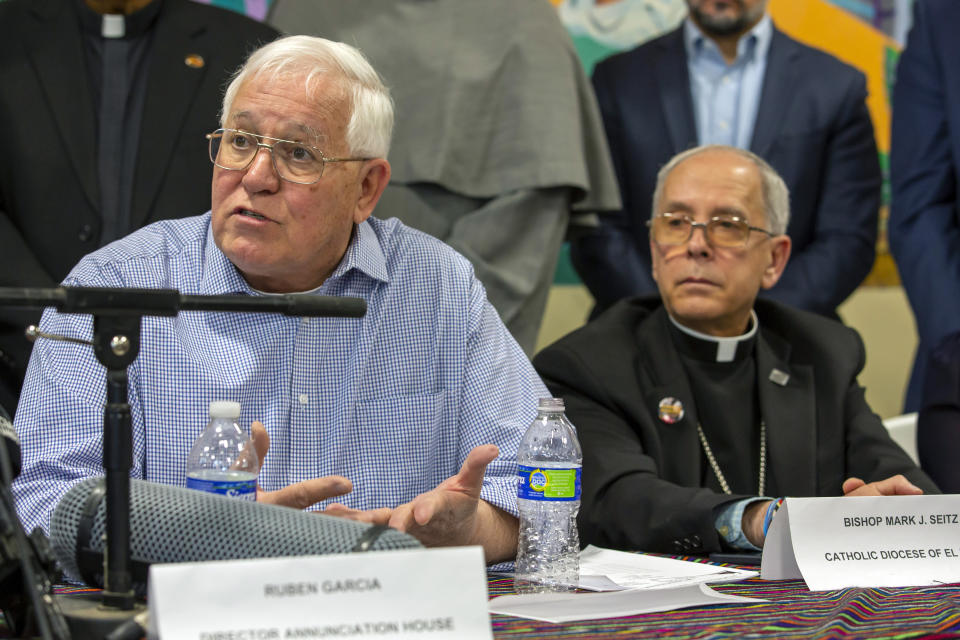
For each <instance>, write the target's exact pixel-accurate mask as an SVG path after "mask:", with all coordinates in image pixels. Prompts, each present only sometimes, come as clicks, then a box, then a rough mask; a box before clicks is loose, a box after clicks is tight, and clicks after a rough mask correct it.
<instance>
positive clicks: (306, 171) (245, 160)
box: [207, 129, 372, 184]
mask: <svg viewBox="0 0 960 640" xmlns="http://www.w3.org/2000/svg"><path fill="white" fill-rule="evenodd" d="M207 140H209V141H210V161H211V162H212V163H213V164H215V165H216V166H218V167H220V168H221V169H227V170H228V171H244V170H245V169H246V168H247V167H249V166H250V165H251V164H252V163H253V160H254V158H256V157H257V154H258V153H259V152H260V149H261V148H263V149H266V150H267V151H269V152H270V156H271V157H272V158H273V167H274V168H275V169H276V170H277V175H278V176H280V177H281V178H282V179H283V180H286V181H287V182H294V183H296V184H313V183H315V182H318V181H319V180H320V177H321V176H322V175H323V167H324V166H325V165H326V164H327V163H328V162H362V161H364V160H371V159H372V158H328V157H326V156H325V155H323V152H322V151H320V149H317V148H316V147H313V146H310V145H308V144H304V143H303V142H296V141H293V140H283V139H281V138H271V137H270V136H262V135H259V134H256V133H249V132H247V131H241V130H240V129H217V130H216V131H214V132H213V133H208V134H207ZM264 140H270V141H272V142H273V144H266V143H265V142H263V141H264Z"/></svg>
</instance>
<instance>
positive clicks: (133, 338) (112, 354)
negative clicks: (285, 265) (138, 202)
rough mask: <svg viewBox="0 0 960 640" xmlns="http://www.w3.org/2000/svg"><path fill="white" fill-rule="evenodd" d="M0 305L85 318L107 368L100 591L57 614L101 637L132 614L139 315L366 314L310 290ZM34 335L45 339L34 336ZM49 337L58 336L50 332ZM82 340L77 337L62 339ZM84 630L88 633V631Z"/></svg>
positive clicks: (357, 303) (5, 298)
mask: <svg viewBox="0 0 960 640" xmlns="http://www.w3.org/2000/svg"><path fill="white" fill-rule="evenodd" d="M0 306H11V307H47V306H52V307H56V309H57V311H59V312H61V313H82V314H90V315H92V316H93V341H92V344H93V351H94V353H95V354H96V356H97V360H99V361H100V363H101V364H102V365H103V366H104V367H106V369H107V398H106V400H107V402H106V405H105V406H104V410H103V468H104V470H105V472H106V492H107V495H106V512H107V513H106V553H104V564H105V567H104V573H103V577H104V589H103V593H102V601H101V604H100V606H98V607H94V609H95V610H94V611H89V610H88V608H84V609H83V610H82V611H78V612H76V614H74V613H73V612H65V617H66V618H67V620H68V623H69V624H70V627H71V630H72V631H74V633H75V634H77V633H80V634H85V633H88V632H91V633H93V635H91V636H86V635H78V636H76V637H98V638H102V637H103V636H104V635H105V633H107V632H109V630H110V629H112V628H114V627H116V626H119V625H120V624H123V623H124V622H125V621H126V620H128V619H129V618H131V617H132V616H134V615H136V614H137V613H139V611H138V606H139V608H140V609H141V610H142V605H137V604H136V601H135V595H134V590H133V578H132V572H131V567H130V565H131V562H130V469H131V467H132V465H133V429H132V423H131V419H130V405H129V403H128V402H127V401H128V396H127V367H128V366H129V365H130V364H131V363H132V362H133V361H134V360H136V358H137V355H138V354H139V352H140V327H141V321H142V319H143V317H144V316H161V317H172V316H176V315H177V314H178V313H179V312H180V311H234V312H246V313H282V314H284V315H288V316H309V317H347V318H359V317H362V316H363V315H364V314H365V313H366V308H367V305H366V302H365V301H364V300H363V299H361V298H343V297H333V296H317V295H297V294H289V295H277V296H247V295H220V296H197V295H181V294H180V292H179V291H177V290H176V289H120V288H105V287H58V288H54V289H23V288H5V287H0ZM39 335H40V336H41V337H46V336H44V335H43V334H39ZM50 337H54V338H57V337H59V336H50ZM70 340H72V341H79V342H86V341H85V340H77V339H75V338H72V339H70ZM88 630H91V631H88Z"/></svg>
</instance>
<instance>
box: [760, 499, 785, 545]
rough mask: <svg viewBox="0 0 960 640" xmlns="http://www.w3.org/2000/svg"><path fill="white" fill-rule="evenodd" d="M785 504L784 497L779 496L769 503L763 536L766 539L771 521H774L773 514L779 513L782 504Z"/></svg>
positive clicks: (764, 520) (764, 517) (764, 518)
mask: <svg viewBox="0 0 960 640" xmlns="http://www.w3.org/2000/svg"><path fill="white" fill-rule="evenodd" d="M781 504H783V498H777V499H776V500H774V501H773V502H771V503H770V504H769V505H767V512H766V513H765V514H764V516H763V537H764V539H766V537H767V531H769V530H770V523H772V522H773V516H775V515H777V511H778V510H779V509H780V505H781Z"/></svg>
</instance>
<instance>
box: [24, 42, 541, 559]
mask: <svg viewBox="0 0 960 640" xmlns="http://www.w3.org/2000/svg"><path fill="white" fill-rule="evenodd" d="M221 124H222V127H223V128H221V129H218V130H217V131H215V132H213V133H211V134H209V135H208V136H207V138H208V139H209V146H210V158H211V161H212V162H213V164H214V165H215V169H214V175H213V185H212V211H211V212H208V213H206V214H204V215H201V216H198V217H193V218H183V219H179V220H170V221H165V222H160V223H157V224H153V225H150V226H148V227H145V228H144V229H142V230H140V231H137V232H136V233H133V234H131V235H129V236H127V237H126V238H123V239H121V240H119V241H117V242H115V243H113V244H111V245H109V246H107V247H105V248H104V249H101V250H100V251H97V252H95V253H92V254H90V255H88V256H87V257H86V258H84V259H83V260H82V261H81V262H80V263H79V264H78V265H77V266H76V267H75V268H74V269H73V271H72V272H71V273H70V275H69V276H68V277H67V279H66V281H65V284H67V285H71V286H103V287H141V288H173V289H178V290H180V291H181V292H182V293H190V294H237V295H250V296H260V295H271V294H279V293H294V292H296V293H303V294H306V295H312V294H321V295H336V296H357V297H360V298H363V299H364V300H365V301H366V303H367V314H366V316H365V317H364V318H363V319H361V320H356V319H344V318H329V319H310V320H306V319H303V320H301V319H297V318H286V317H278V316H270V315H230V314H220V313H217V314H192V313H185V314H181V315H180V316H178V317H176V318H145V319H144V322H143V332H142V341H141V342H142V347H141V353H140V356H139V358H138V359H137V360H136V361H135V362H134V363H133V364H132V365H131V366H130V369H129V377H130V393H129V397H130V405H131V413H132V418H133V442H134V465H133V470H132V474H133V475H134V476H135V477H140V478H146V479H148V480H153V481H157V482H163V483H169V484H176V485H183V484H184V483H185V480H186V468H185V464H186V460H187V454H188V452H189V450H190V447H191V445H192V443H193V441H194V440H195V439H196V438H197V436H198V435H199V434H200V432H201V431H202V430H203V428H204V425H205V423H206V421H207V409H208V405H209V403H210V402H211V401H213V400H234V401H238V402H240V403H241V406H242V414H241V422H243V423H246V424H250V423H252V424H253V426H252V431H253V438H254V442H255V444H256V446H257V449H258V451H259V453H260V454H261V457H262V459H263V464H262V468H261V471H260V477H259V486H260V492H259V494H258V499H260V500H264V501H268V502H275V503H281V504H287V505H289V506H295V507H299V508H307V507H311V508H321V507H322V508H325V510H326V511H327V512H328V513H331V514H336V515H343V516H345V517H353V518H357V519H361V520H366V521H373V522H378V523H383V524H389V525H392V526H395V527H397V528H399V529H401V530H405V531H408V532H409V533H411V534H413V535H415V536H417V537H418V538H420V539H421V540H422V541H423V542H425V543H426V544H436V545H448V544H481V545H482V546H483V547H484V550H485V552H486V555H487V559H488V560H489V561H490V562H494V561H500V560H504V559H509V558H512V556H513V555H514V554H515V552H516V543H517V519H516V517H515V514H516V502H515V495H516V489H515V479H514V478H515V473H516V450H517V445H518V443H519V440H520V437H521V436H522V433H523V429H524V427H525V426H526V425H527V424H528V423H529V422H530V421H532V419H533V418H534V416H535V415H536V399H537V398H538V397H539V396H542V395H544V394H545V393H546V389H545V388H544V386H543V384H542V383H541V382H540V380H539V378H538V377H537V375H536V373H535V372H534V371H533V368H532V366H531V365H530V363H529V361H528V360H527V358H526V356H524V354H523V352H522V350H521V349H520V348H519V347H518V346H517V343H516V342H515V341H514V339H513V338H512V337H511V336H510V334H509V333H508V332H507V331H506V330H505V328H504V326H503V324H502V322H501V321H500V319H499V317H498V316H497V313H496V312H495V311H494V309H493V308H492V307H491V306H490V304H489V303H488V302H487V300H486V297H485V294H484V290H483V287H482V286H481V284H480V283H479V282H478V281H477V279H476V278H475V277H474V275H473V271H472V269H471V267H470V264H469V263H468V262H467V261H466V260H465V259H464V258H463V257H461V256H459V255H458V254H456V253H455V252H454V251H453V250H451V249H450V248H449V247H447V246H446V245H444V244H442V243H441V242H439V241H438V240H436V239H434V238H432V237H430V236H427V235H425V234H423V233H420V232H418V231H415V230H412V229H409V228H407V227H405V226H404V225H403V224H401V223H400V222H399V221H397V220H395V219H391V220H380V219H377V218H374V217H372V216H371V213H372V212H373V210H374V207H375V206H376V204H377V201H378V199H379V197H380V195H381V193H382V192H383V189H384V187H385V186H386V184H387V182H388V180H389V178H390V165H389V163H388V162H387V160H386V155H387V151H388V148H389V143H390V135H391V128H392V125H393V110H392V103H391V99H390V96H389V94H388V92H387V90H386V88H385V87H384V85H383V84H382V82H381V80H380V78H379V77H378V75H377V73H376V72H375V71H374V70H373V68H372V67H371V66H370V65H369V64H368V63H367V61H366V60H365V59H364V58H363V56H362V55H361V54H360V53H359V52H358V51H357V50H356V49H354V48H352V47H350V46H347V45H344V44H340V43H336V42H331V41H328V40H324V39H321V38H312V37H306V36H294V37H290V38H284V39H281V40H277V41H275V42H273V43H271V44H269V45H267V46H265V47H263V48H261V49H259V50H258V51H256V52H254V53H253V54H252V55H251V56H250V58H249V59H248V60H247V62H246V64H245V66H244V67H243V68H242V69H241V70H240V71H239V72H238V74H237V75H236V76H235V78H234V79H233V81H232V83H231V84H230V86H229V87H228V89H227V91H226V94H225V96H224V102H223V113H222V116H221ZM185 213H188V212H185ZM388 213H389V212H388ZM41 324H42V326H41V328H42V329H44V330H46V331H49V332H52V333H58V334H63V335H68V336H75V337H80V338H89V337H90V335H91V322H90V320H89V318H88V317H84V316H74V315H63V314H58V313H55V312H53V311H52V310H48V311H47V313H46V314H45V315H44V318H43V321H42V323H41ZM104 376H105V372H104V370H103V369H102V367H101V366H100V365H99V364H98V363H97V361H96V360H95V359H94V355H93V353H92V352H91V350H90V349H88V348H86V347H83V346H78V345H75V344H70V343H66V342H54V341H41V342H40V343H38V344H37V346H36V348H35V350H34V355H33V358H32V360H31V363H30V367H29V372H28V375H27V381H26V385H25V388H24V393H23V397H22V400H21V404H20V408H19V410H18V412H17V417H16V426H17V430H18V433H19V435H20V438H21V443H22V448H23V472H22V474H21V476H20V477H19V478H18V479H17V481H16V483H15V485H14V492H15V496H16V500H17V508H18V511H19V514H20V517H21V518H22V520H23V521H24V523H25V525H26V526H27V527H28V528H32V527H34V526H42V527H44V528H46V527H48V526H49V518H50V514H51V512H52V510H53V508H54V506H55V505H56V503H57V501H58V500H59V498H60V496H62V495H63V493H64V492H65V491H66V490H67V489H68V488H69V487H70V486H71V485H73V484H74V483H76V482H77V481H79V480H81V479H83V478H85V477H89V476H94V475H100V474H101V473H102V467H101V449H102V441H101V440H102V439H101V420H102V407H103V403H104V391H103V389H104ZM261 421H262V422H261ZM268 447H269V453H267V449H268ZM337 496H340V497H339V498H338V500H339V501H340V503H333V502H331V501H330V499H331V498H334V497H337Z"/></svg>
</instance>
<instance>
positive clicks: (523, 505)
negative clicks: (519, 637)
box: [515, 398, 583, 593]
mask: <svg viewBox="0 0 960 640" xmlns="http://www.w3.org/2000/svg"><path fill="white" fill-rule="evenodd" d="M582 462H583V453H582V452H581V450H580V442H579V441H578V440H577V434H576V432H575V431H574V428H573V425H572V424H570V421H569V420H567V417H566V416H565V415H564V405H563V399H561V398H540V401H539V403H538V406H537V418H536V420H534V421H533V424H531V425H530V426H529V427H528V428H527V432H526V433H525V434H524V436H523V440H522V441H521V442H520V449H519V450H518V452H517V465H518V471H517V474H518V476H519V477H518V483H517V506H518V508H519V510H520V540H519V543H518V546H517V567H516V576H515V585H516V588H517V590H518V591H520V592H526V593H529V592H537V591H569V590H572V589H573V588H574V587H575V586H576V584H577V583H578V582H579V580H580V536H579V534H578V532H577V512H578V511H580V467H581V464H582Z"/></svg>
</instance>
